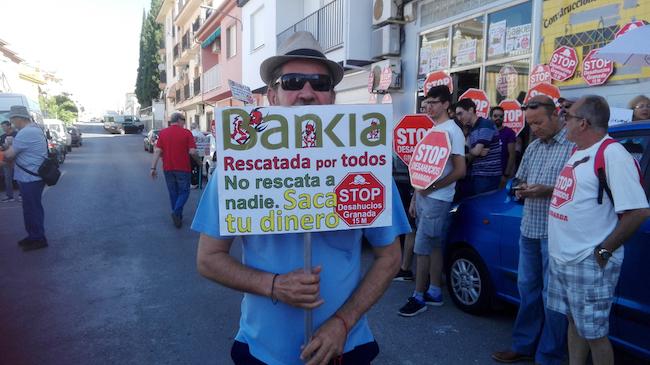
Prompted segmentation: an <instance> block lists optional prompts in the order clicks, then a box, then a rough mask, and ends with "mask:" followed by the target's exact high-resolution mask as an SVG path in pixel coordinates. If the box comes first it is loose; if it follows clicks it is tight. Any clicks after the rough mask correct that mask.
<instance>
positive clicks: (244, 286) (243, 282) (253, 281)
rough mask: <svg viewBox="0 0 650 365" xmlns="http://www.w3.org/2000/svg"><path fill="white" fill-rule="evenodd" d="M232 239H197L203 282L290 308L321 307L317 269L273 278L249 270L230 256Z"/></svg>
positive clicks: (197, 262)
mask: <svg viewBox="0 0 650 365" xmlns="http://www.w3.org/2000/svg"><path fill="white" fill-rule="evenodd" d="M232 241H233V240H232V239H216V238H214V237H210V236H208V235H205V234H201V236H200V238H199V247H198V250H197V255H196V265H197V269H198V271H199V273H200V274H201V275H203V276H205V277H206V278H208V279H210V280H212V281H216V282H217V283H219V284H221V285H224V286H227V287H229V288H232V289H235V290H239V291H243V292H246V293H251V294H257V295H261V296H266V297H270V298H272V299H277V300H279V301H281V302H284V303H287V304H289V305H291V306H294V307H299V308H305V309H311V308H316V307H318V306H319V305H321V304H323V300H322V299H321V298H320V297H319V294H320V270H321V269H320V267H316V268H315V269H314V270H312V273H309V274H308V273H305V272H304V270H303V269H297V270H295V271H292V272H289V273H286V274H282V275H277V277H275V282H274V281H273V277H274V276H275V275H276V273H270V272H264V271H260V270H256V269H253V268H250V267H248V266H246V265H244V264H242V263H241V262H239V261H237V260H235V259H234V258H233V257H232V256H230V246H231V245H232Z"/></svg>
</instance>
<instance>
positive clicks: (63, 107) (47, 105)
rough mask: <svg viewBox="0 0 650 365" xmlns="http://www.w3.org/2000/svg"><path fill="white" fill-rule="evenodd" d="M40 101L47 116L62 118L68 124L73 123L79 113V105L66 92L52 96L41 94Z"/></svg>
mask: <svg viewBox="0 0 650 365" xmlns="http://www.w3.org/2000/svg"><path fill="white" fill-rule="evenodd" d="M38 101H39V104H40V107H41V110H43V113H44V114H45V116H46V117H47V118H53V119H60V120H62V121H64V122H65V123H66V124H72V123H73V122H74V121H75V120H76V119H77V117H78V115H79V110H78V109H77V105H75V103H74V102H73V101H72V100H71V99H70V98H69V97H68V96H67V95H65V94H64V95H56V96H52V97H47V96H43V95H41V96H39V98H38Z"/></svg>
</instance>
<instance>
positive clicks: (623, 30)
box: [614, 20, 645, 39]
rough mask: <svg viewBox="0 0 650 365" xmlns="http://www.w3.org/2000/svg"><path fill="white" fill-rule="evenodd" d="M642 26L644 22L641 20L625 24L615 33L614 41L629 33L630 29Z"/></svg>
mask: <svg viewBox="0 0 650 365" xmlns="http://www.w3.org/2000/svg"><path fill="white" fill-rule="evenodd" d="M644 25H645V22H644V21H643V20H637V21H635V22H631V23H627V24H625V25H624V26H622V27H621V29H619V30H618V32H616V34H615V35H614V39H616V38H618V37H620V36H622V35H623V34H625V33H627V32H629V31H631V30H632V29H636V28H638V27H642V26H644Z"/></svg>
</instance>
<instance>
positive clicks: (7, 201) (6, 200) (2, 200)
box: [0, 196, 16, 203]
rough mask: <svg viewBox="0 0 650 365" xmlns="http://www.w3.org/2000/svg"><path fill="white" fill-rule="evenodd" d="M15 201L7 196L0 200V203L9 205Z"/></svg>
mask: <svg viewBox="0 0 650 365" xmlns="http://www.w3.org/2000/svg"><path fill="white" fill-rule="evenodd" d="M15 201H16V199H14V198H10V197H8V196H7V197H4V198H2V199H0V202H3V203H10V202H15Z"/></svg>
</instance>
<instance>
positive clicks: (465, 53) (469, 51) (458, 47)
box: [451, 16, 484, 67]
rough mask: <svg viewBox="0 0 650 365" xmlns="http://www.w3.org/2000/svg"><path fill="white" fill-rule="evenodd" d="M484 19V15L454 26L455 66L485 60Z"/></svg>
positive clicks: (453, 57)
mask: <svg viewBox="0 0 650 365" xmlns="http://www.w3.org/2000/svg"><path fill="white" fill-rule="evenodd" d="M483 19H484V17H483V16H479V17H476V18H474V19H470V20H467V21H465V22H462V23H459V24H455V25H454V26H453V27H452V47H453V48H452V53H451V64H452V66H453V67H459V66H465V65H472V64H475V63H478V62H482V61H483Z"/></svg>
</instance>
